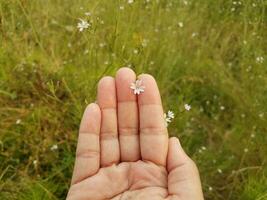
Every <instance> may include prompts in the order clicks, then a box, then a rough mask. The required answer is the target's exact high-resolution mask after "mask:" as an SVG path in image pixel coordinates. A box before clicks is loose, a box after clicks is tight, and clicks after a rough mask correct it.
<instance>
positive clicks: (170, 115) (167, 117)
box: [164, 110, 174, 127]
mask: <svg viewBox="0 0 267 200" xmlns="http://www.w3.org/2000/svg"><path fill="white" fill-rule="evenodd" d="M164 119H165V124H166V127H167V126H168V124H169V123H171V121H172V119H174V113H173V111H171V110H169V111H168V112H167V114H166V113H164Z"/></svg>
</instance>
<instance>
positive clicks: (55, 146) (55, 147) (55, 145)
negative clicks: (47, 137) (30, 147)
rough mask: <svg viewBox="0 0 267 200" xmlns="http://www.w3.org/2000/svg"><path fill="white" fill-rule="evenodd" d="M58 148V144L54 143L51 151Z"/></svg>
mask: <svg viewBox="0 0 267 200" xmlns="http://www.w3.org/2000/svg"><path fill="white" fill-rule="evenodd" d="M57 149H58V146H57V144H54V145H53V146H52V147H51V148H50V150H51V151H56V150H57Z"/></svg>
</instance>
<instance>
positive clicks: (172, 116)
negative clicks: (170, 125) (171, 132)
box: [167, 110, 174, 119]
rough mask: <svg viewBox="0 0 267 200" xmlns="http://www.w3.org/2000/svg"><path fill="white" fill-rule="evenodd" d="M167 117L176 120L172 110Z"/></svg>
mask: <svg viewBox="0 0 267 200" xmlns="http://www.w3.org/2000/svg"><path fill="white" fill-rule="evenodd" d="M167 116H168V117H169V118H171V119H173V118H174V113H173V112H172V111H171V110H169V111H168V113H167Z"/></svg>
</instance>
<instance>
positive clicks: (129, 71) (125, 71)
mask: <svg viewBox="0 0 267 200" xmlns="http://www.w3.org/2000/svg"><path fill="white" fill-rule="evenodd" d="M125 76H131V77H132V76H134V77H135V72H134V71H133V70H132V69H131V68H129V67H122V68H120V69H119V70H118V71H117V73H116V78H118V77H120V78H123V77H125ZM125 78H126V77H125Z"/></svg>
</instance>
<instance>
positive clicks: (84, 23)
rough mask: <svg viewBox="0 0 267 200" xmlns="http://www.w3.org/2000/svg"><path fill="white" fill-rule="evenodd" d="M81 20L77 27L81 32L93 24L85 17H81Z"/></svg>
mask: <svg viewBox="0 0 267 200" xmlns="http://www.w3.org/2000/svg"><path fill="white" fill-rule="evenodd" d="M79 20H80V22H79V23H78V25H77V28H78V29H79V31H80V32H82V31H83V30H84V29H88V28H89V27H90V26H91V25H90V24H89V23H88V22H87V21H86V20H84V19H79Z"/></svg>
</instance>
